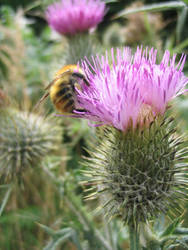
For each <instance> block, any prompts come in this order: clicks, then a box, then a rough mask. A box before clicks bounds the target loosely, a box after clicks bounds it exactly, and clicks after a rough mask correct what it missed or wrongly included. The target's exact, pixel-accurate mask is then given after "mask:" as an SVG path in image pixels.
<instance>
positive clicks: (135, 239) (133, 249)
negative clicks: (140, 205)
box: [129, 225, 141, 250]
mask: <svg viewBox="0 0 188 250" xmlns="http://www.w3.org/2000/svg"><path fill="white" fill-rule="evenodd" d="M129 241H130V250H140V249H141V248H140V242H139V232H138V227H137V226H136V227H135V226H133V225H129Z"/></svg>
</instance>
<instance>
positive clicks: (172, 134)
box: [85, 118, 188, 225]
mask: <svg viewBox="0 0 188 250" xmlns="http://www.w3.org/2000/svg"><path fill="white" fill-rule="evenodd" d="M173 123H174V120H173V119H169V118H168V119H167V118H166V119H164V120H163V119H156V120H155V121H154V122H152V123H151V124H150V126H149V128H144V129H143V128H140V127H138V128H136V130H132V129H129V130H128V131H127V132H126V133H122V132H121V131H119V130H117V129H115V128H108V129H107V128H106V129H105V130H104V133H103V135H102V138H103V139H102V142H101V138H100V142H101V143H99V146H98V147H97V148H95V152H92V151H91V158H88V160H87V162H85V164H86V166H89V167H90V169H89V170H85V174H86V175H87V176H89V177H90V178H89V180H88V181H86V182H87V183H88V184H91V185H92V186H93V187H94V191H93V192H92V193H91V194H89V195H88V196H87V198H88V199H93V198H97V197H101V196H102V199H100V200H101V202H102V205H101V207H102V208H104V210H105V213H106V216H107V217H108V218H111V217H113V216H115V215H116V216H120V217H121V218H122V220H123V221H124V222H125V223H128V224H132V223H135V222H136V223H135V225H137V223H138V222H146V221H148V220H149V219H151V218H153V217H155V216H157V215H158V214H159V213H160V212H164V213H166V212H167V211H168V210H169V212H170V213H169V215H173V213H175V214H177V212H178V211H179V212H180V211H182V210H181V206H182V205H183V201H184V200H185V198H186V189H187V188H188V183H187V178H186V176H185V173H186V171H187V170H188V165H187V163H185V162H184V161H185V159H184V156H185V155H186V154H187V153H188V152H187V151H188V150H187V149H186V148H184V146H185V145H184V144H185V143H183V140H182V138H180V137H178V136H177V134H176V131H175V129H174V124H173ZM183 160H184V161H183ZM88 191H89V190H88ZM181 201H182V202H181Z"/></svg>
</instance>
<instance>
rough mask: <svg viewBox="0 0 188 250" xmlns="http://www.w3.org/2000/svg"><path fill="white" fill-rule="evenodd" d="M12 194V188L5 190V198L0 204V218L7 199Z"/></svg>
mask: <svg viewBox="0 0 188 250" xmlns="http://www.w3.org/2000/svg"><path fill="white" fill-rule="evenodd" d="M11 192H12V186H10V187H9V189H8V190H7V192H6V194H5V197H4V199H3V201H2V203H1V206H0V216H1V215H2V213H3V211H4V209H5V206H6V204H7V202H8V200H9V197H10V194H11Z"/></svg>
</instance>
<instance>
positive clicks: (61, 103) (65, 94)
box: [36, 64, 89, 114]
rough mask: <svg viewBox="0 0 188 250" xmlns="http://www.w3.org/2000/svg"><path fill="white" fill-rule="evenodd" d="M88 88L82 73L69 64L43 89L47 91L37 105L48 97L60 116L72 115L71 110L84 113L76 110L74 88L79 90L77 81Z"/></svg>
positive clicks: (79, 69) (75, 66)
mask: <svg viewBox="0 0 188 250" xmlns="http://www.w3.org/2000/svg"><path fill="white" fill-rule="evenodd" d="M79 79H80V80H83V82H84V83H85V84H86V85H87V86H89V82H88V81H87V79H86V77H85V75H84V72H83V70H82V69H81V68H79V67H78V66H77V65H74V64H70V65H66V66H64V67H62V68H61V69H60V70H59V71H58V72H57V73H56V74H55V79H54V80H53V81H52V82H50V84H49V85H48V86H47V87H46V88H45V90H46V91H47V92H46V93H45V94H44V95H43V96H42V98H41V99H40V100H39V102H38V104H37V105H36V107H38V105H39V104H40V103H41V102H43V101H44V100H45V99H46V98H47V97H48V96H50V99H51V101H52V103H53V104H54V106H55V108H56V109H57V110H58V111H59V112H60V113H62V114H72V113H73V110H76V111H79V112H82V111H83V112H85V110H84V109H78V108H76V106H77V99H76V91H75V90H76V88H77V89H79V90H81V86H80V84H79V83H78V82H79V81H78V80H79Z"/></svg>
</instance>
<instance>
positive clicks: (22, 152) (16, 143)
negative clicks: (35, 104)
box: [0, 110, 61, 181]
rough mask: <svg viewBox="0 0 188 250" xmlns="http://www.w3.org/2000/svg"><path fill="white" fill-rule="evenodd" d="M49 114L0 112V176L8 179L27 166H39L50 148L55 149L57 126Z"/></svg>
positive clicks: (57, 143)
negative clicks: (45, 116)
mask: <svg viewBox="0 0 188 250" xmlns="http://www.w3.org/2000/svg"><path fill="white" fill-rule="evenodd" d="M56 123H57V121H56V122H55V121H54V119H53V120H52V119H51V118H50V117H47V118H42V117H41V116H38V115H35V114H31V113H30V114H29V113H25V112H20V111H14V112H10V111H7V110H4V111H1V112H0V157H1V161H0V179H1V181H7V180H11V179H12V178H13V177H16V176H18V177H19V176H20V175H22V172H23V170H26V169H27V168H28V167H30V166H31V167H35V166H36V165H39V163H40V161H41V160H42V158H43V157H44V156H46V155H47V154H48V153H50V152H51V151H54V150H57V148H58V145H59V143H60V140H61V127H60V126H58V125H57V124H56Z"/></svg>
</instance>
